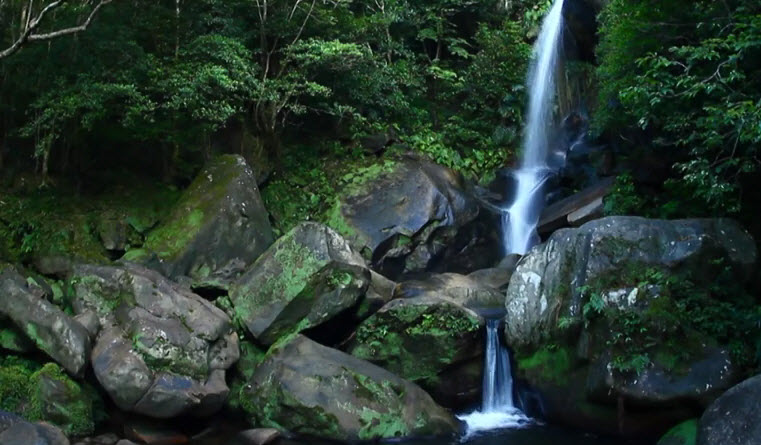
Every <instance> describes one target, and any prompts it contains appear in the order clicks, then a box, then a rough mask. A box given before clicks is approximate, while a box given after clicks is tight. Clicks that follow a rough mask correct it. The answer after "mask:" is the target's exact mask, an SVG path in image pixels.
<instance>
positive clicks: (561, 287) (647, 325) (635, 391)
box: [505, 217, 756, 436]
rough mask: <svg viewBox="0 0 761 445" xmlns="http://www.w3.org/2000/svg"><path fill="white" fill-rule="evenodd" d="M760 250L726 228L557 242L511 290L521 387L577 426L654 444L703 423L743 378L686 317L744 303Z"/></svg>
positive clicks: (628, 232) (600, 234) (607, 231)
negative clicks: (678, 426)
mask: <svg viewBox="0 0 761 445" xmlns="http://www.w3.org/2000/svg"><path fill="white" fill-rule="evenodd" d="M753 246H754V243H753V240H752V238H750V236H749V235H748V234H747V233H746V232H745V231H743V230H742V229H741V228H740V227H739V226H738V225H737V224H736V223H735V222H733V221H730V220H707V219H706V220H678V221H661V220H648V219H644V218H636V217H610V218H604V219H601V220H596V221H592V222H590V223H587V224H585V225H583V226H582V227H580V228H578V229H564V230H560V231H557V232H555V233H554V234H553V235H552V236H551V237H550V239H549V240H548V242H547V243H545V244H543V245H540V246H536V247H535V248H534V249H532V250H531V251H530V252H529V253H528V254H527V255H526V256H525V257H524V258H523V259H522V260H521V261H520V262H519V264H518V267H517V269H516V271H515V273H514V274H513V276H512V278H511V281H510V285H509V287H508V291H507V298H506V311H507V317H506V323H505V324H506V327H505V336H506V340H507V343H508V344H509V345H510V346H511V347H512V348H514V350H515V353H516V359H517V362H518V366H517V373H518V375H519V377H520V378H522V379H524V380H525V381H526V382H527V383H529V384H530V385H532V386H534V387H535V388H537V389H539V390H540V392H541V393H542V394H543V395H544V397H545V399H546V403H545V410H546V411H547V412H546V414H547V416H549V417H550V418H551V419H554V420H557V421H561V422H565V423H568V424H572V425H574V426H576V427H583V428H591V429H593V430H598V431H604V432H609V433H624V434H635V435H645V436H651V435H654V434H658V433H662V432H664V431H665V428H666V427H668V426H671V425H673V424H675V423H678V422H679V421H682V420H685V419H687V418H690V417H695V416H696V415H697V414H698V413H699V409H700V408H699V407H700V406H707V405H708V404H709V403H711V401H712V400H714V399H715V398H716V397H718V396H719V395H720V394H721V393H722V392H723V391H724V390H726V389H727V388H729V387H731V386H732V385H733V384H734V383H735V382H736V380H737V378H738V374H739V373H738V369H737V367H736V366H735V364H734V362H733V360H732V358H731V356H730V354H729V353H728V348H727V347H726V346H722V345H721V344H720V343H719V342H718V341H717V340H716V339H714V338H713V334H712V333H711V330H710V327H706V326H705V325H701V323H700V321H699V320H698V318H699V316H698V315H697V314H695V313H693V312H690V310H691V309H690V307H701V308H706V310H710V308H718V307H722V306H721V304H723V303H722V301H727V298H731V299H734V301H741V300H742V298H743V297H742V295H743V289H742V288H743V285H744V284H745V283H747V280H748V277H750V274H751V272H752V270H753V268H754V265H755V263H756V252H755V248H754V247H753ZM716 283H721V285H720V286H717V285H716ZM569 407H570V408H569ZM630 407H632V408H636V409H631V410H630V409H629V408H630ZM680 407H681V408H680ZM692 407H694V408H692ZM621 409H624V410H626V415H625V416H623V417H621V416H620V413H621V411H620V410H621ZM647 410H651V412H658V415H657V416H656V415H652V414H648V413H647ZM620 419H623V420H620Z"/></svg>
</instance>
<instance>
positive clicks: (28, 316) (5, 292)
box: [0, 265, 90, 376]
mask: <svg viewBox="0 0 761 445" xmlns="http://www.w3.org/2000/svg"><path fill="white" fill-rule="evenodd" d="M0 269H1V270H0V315H4V316H5V317H7V318H9V319H10V320H12V321H13V323H14V324H15V325H16V327H17V328H18V329H19V330H20V331H22V332H23V333H24V334H25V335H26V336H27V337H28V338H29V339H30V340H31V341H32V342H33V343H34V345H35V346H36V347H37V348H38V349H40V350H41V351H43V352H45V353H46V354H47V355H49V356H50V357H51V358H52V359H53V360H55V361H56V362H58V363H59V364H60V365H61V366H63V367H64V368H65V369H66V370H67V371H68V372H69V373H71V374H72V375H76V376H80V375H82V374H83V373H84V369H85V367H86V366H87V363H88V358H89V354H90V337H89V334H88V332H87V330H86V329H85V328H84V327H83V326H82V325H80V324H79V323H77V322H76V321H74V320H73V319H72V318H71V317H69V316H68V315H66V314H65V313H64V312H63V311H62V310H61V309H59V308H58V307H57V306H55V305H53V304H52V303H50V302H48V301H47V300H45V299H44V298H41V296H40V295H35V293H34V290H33V289H31V290H30V288H29V286H28V284H27V282H26V280H25V279H24V278H23V277H22V276H21V275H20V274H19V273H18V272H17V271H16V270H15V269H14V268H13V267H11V266H2V265H0Z"/></svg>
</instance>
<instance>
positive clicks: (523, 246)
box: [502, 0, 563, 255]
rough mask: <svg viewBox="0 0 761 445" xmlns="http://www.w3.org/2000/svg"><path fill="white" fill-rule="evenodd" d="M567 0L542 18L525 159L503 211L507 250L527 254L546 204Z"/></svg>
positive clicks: (530, 84)
mask: <svg viewBox="0 0 761 445" xmlns="http://www.w3.org/2000/svg"><path fill="white" fill-rule="evenodd" d="M562 12H563V0H555V3H554V4H553V5H552V9H551V10H550V13H549V14H548V15H547V17H545V19H544V21H543V22H542V28H541V31H540V33H539V38H538V39H537V41H536V44H535V45H534V56H533V61H532V64H531V69H530V70H529V75H528V91H529V106H528V120H527V122H526V128H525V129H524V135H523V159H522V161H521V165H520V169H519V170H518V171H517V172H515V179H516V182H517V187H516V191H515V200H514V201H513V203H512V204H511V205H510V206H509V207H508V208H507V209H506V210H505V211H504V212H503V215H502V226H503V242H504V245H505V250H506V253H508V254H510V253H518V254H521V255H523V254H525V253H526V252H527V251H528V249H529V248H531V246H532V245H533V244H534V243H535V240H536V238H537V235H536V225H537V223H538V222H539V216H540V214H541V212H542V208H543V206H544V195H545V193H544V190H543V189H544V183H545V182H546V180H547V178H548V177H549V174H550V168H549V167H548V165H547V155H548V152H549V141H550V134H551V130H552V127H553V125H552V114H553V113H552V111H553V104H554V98H555V74H556V71H557V63H558V58H559V53H560V43H561V41H562V39H561V38H560V37H561V31H562V29H563V14H562Z"/></svg>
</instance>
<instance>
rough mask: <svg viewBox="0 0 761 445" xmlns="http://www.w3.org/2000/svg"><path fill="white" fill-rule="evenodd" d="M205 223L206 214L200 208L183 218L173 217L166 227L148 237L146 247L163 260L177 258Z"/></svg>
mask: <svg viewBox="0 0 761 445" xmlns="http://www.w3.org/2000/svg"><path fill="white" fill-rule="evenodd" d="M203 221H204V212H203V210H202V209H200V208H194V209H192V210H190V211H189V212H187V213H186V214H184V215H182V216H179V215H173V217H172V218H170V219H169V221H168V222H167V223H166V224H165V225H163V226H161V227H159V228H158V229H156V230H154V231H152V232H151V233H150V234H149V235H148V238H146V240H145V245H146V247H147V248H148V249H150V250H152V251H154V252H155V253H156V254H157V255H159V256H160V257H162V258H165V259H167V258H168V259H172V258H175V257H176V256H178V255H179V254H181V253H182V252H183V251H184V249H185V248H186V247H187V245H188V243H190V242H191V241H192V240H193V238H194V237H195V236H196V235H197V234H198V232H199V231H200V230H201V227H202V225H203Z"/></svg>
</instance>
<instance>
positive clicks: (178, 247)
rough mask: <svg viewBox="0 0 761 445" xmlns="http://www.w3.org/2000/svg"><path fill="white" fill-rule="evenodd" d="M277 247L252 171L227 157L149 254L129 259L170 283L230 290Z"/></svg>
mask: <svg viewBox="0 0 761 445" xmlns="http://www.w3.org/2000/svg"><path fill="white" fill-rule="evenodd" d="M273 241H274V235H273V232H272V228H271V227H270V223H269V216H268V214H267V211H266V209H265V208H264V204H263V202H262V199H261V197H260V196H259V189H258V187H257V184H256V179H255V178H254V174H253V172H252V171H251V168H250V167H249V166H248V165H247V164H246V162H245V161H244V160H243V158H242V157H240V156H237V155H224V156H220V157H218V158H216V159H214V160H213V161H211V162H210V163H209V164H208V165H206V166H205V167H204V169H203V170H201V172H200V173H199V174H198V176H197V177H196V179H195V180H194V181H193V183H192V184H191V185H190V187H188V189H187V190H185V192H183V194H182V196H181V198H180V200H179V202H178V203H177V204H176V205H175V207H174V209H173V210H172V212H171V214H170V215H169V216H168V217H167V218H166V220H165V221H163V222H162V223H161V225H159V227H157V228H156V229H155V230H153V231H151V232H150V233H149V234H148V236H147V238H146V240H145V244H144V246H143V247H144V249H143V250H139V251H132V252H128V253H127V255H126V256H125V259H127V260H130V261H135V262H140V263H143V264H147V265H149V266H151V267H154V268H157V269H158V270H159V271H161V272H163V273H164V275H166V276H168V277H170V278H176V277H179V276H189V277H191V278H192V279H193V281H194V283H195V285H197V286H200V287H203V286H208V287H222V288H225V287H226V286H227V285H228V284H229V283H230V282H231V281H232V280H234V279H235V278H236V277H237V276H238V275H239V274H240V273H241V272H242V271H243V270H244V269H245V268H246V266H248V265H249V264H251V263H253V261H254V260H255V259H256V258H257V257H258V256H259V255H260V254H261V253H262V252H264V250H265V249H267V247H269V245H270V244H272V242H273Z"/></svg>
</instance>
